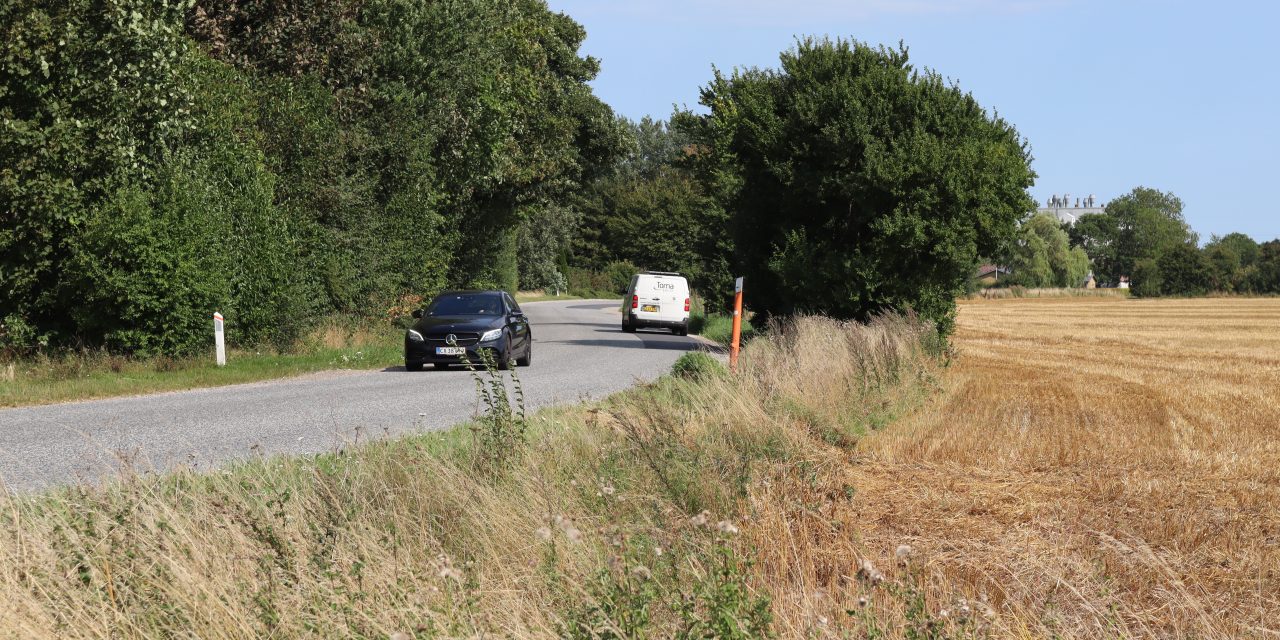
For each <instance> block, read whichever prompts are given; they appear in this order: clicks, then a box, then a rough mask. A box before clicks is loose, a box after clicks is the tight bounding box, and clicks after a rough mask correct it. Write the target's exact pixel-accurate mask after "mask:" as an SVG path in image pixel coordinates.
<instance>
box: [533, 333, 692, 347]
mask: <svg viewBox="0 0 1280 640" xmlns="http://www.w3.org/2000/svg"><path fill="white" fill-rule="evenodd" d="M650 335H651V336H658V335H661V334H650ZM644 337H647V336H642V337H641V339H640V340H603V339H601V340H556V341H554V342H548V343H547V344H572V345H577V346H580V347H616V348H619V349H657V350H659V351H697V350H698V349H699V348H700V347H702V346H703V345H702V344H701V343H698V342H694V341H692V340H684V339H677V340H645V339H644ZM671 337H674V336H671Z"/></svg>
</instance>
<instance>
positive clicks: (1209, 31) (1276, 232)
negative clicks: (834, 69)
mask: <svg viewBox="0 0 1280 640" xmlns="http://www.w3.org/2000/svg"><path fill="white" fill-rule="evenodd" d="M549 2H550V5H551V7H552V8H553V9H555V10H558V11H563V12H565V13H567V14H569V15H570V16H573V17H574V18H575V19H576V20H577V21H578V22H580V23H582V24H583V25H584V26H586V28H587V41H586V44H585V45H584V47H583V49H584V51H585V52H586V53H587V54H590V55H593V56H595V57H597V58H599V59H600V61H601V65H602V70H601V73H600V76H599V78H598V79H597V80H596V82H595V84H594V86H595V88H596V93H597V94H598V95H599V96H600V97H601V98H602V99H604V100H605V101H606V102H608V103H609V104H610V105H612V106H613V108H614V109H615V110H616V111H617V112H618V113H621V114H623V115H626V116H628V117H631V118H636V119H638V118H640V117H641V116H645V115H650V116H654V117H656V118H666V117H667V116H668V115H670V113H671V110H672V107H673V105H687V106H690V107H695V108H699V109H700V107H698V106H697V102H698V90H699V88H700V87H702V86H703V85H705V84H706V83H707V81H708V80H709V79H710V77H711V67H712V65H715V66H716V67H719V68H721V69H723V70H726V71H728V70H731V69H733V68H734V67H749V66H759V67H776V66H777V62H778V53H779V52H781V51H782V50H784V49H787V48H790V47H791V46H792V45H793V44H794V42H795V38H796V36H804V35H816V36H823V35H829V36H832V37H837V36H839V37H846V38H849V37H852V38H856V39H858V40H862V41H866V42H870V43H874V44H881V43H883V44H891V45H896V43H897V42H898V41H899V40H901V41H903V42H905V43H906V45H907V46H908V47H909V48H910V50H911V57H912V62H913V63H914V64H916V65H917V66H925V67H930V68H933V69H935V70H937V71H939V72H940V73H942V74H943V75H945V76H947V77H949V78H952V79H955V80H957V81H958V82H959V83H960V85H961V87H962V88H963V89H965V90H967V91H970V92H972V93H973V94H974V96H975V97H976V98H977V99H978V101H979V102H980V103H981V104H982V105H983V106H985V107H987V108H988V109H994V110H996V111H998V112H999V113H1000V114H1001V115H1002V116H1004V117H1005V118H1006V119H1008V120H1009V121H1010V122H1012V123H1013V124H1014V125H1016V126H1017V127H1018V130H1019V131H1020V132H1021V133H1022V134H1023V135H1024V136H1025V137H1026V138H1027V139H1028V140H1029V141H1030V143H1031V147H1032V153H1033V155H1034V156H1035V162H1034V165H1033V166H1034V168H1035V170H1036V172H1037V173H1038V174H1039V176H1040V177H1039V179H1037V181H1036V185H1035V187H1034V188H1033V189H1032V191H1031V193H1032V195H1033V196H1035V198H1036V199H1037V200H1039V201H1040V202H1042V203H1043V202H1044V201H1045V200H1046V199H1048V197H1049V195H1050V194H1053V193H1058V194H1062V193H1069V194H1071V198H1072V200H1073V201H1074V199H1075V198H1076V197H1077V196H1086V195H1088V194H1090V193H1092V194H1095V195H1096V196H1097V198H1098V200H1099V201H1102V202H1105V201H1107V200H1109V199H1111V198H1113V197H1116V196H1118V195H1121V194H1123V193H1125V192H1127V191H1129V190H1130V189H1132V188H1133V187H1135V186H1139V185H1142V186H1148V187H1155V188H1158V189H1162V190H1165V191H1172V192H1174V193H1175V194H1177V195H1178V196H1179V197H1181V198H1182V199H1183V201H1184V203H1185V204H1186V209H1185V211H1184V213H1185V214H1186V217H1187V220H1188V221H1189V222H1190V223H1191V226H1192V227H1193V228H1194V229H1195V230H1196V231H1198V232H1199V233H1200V235H1201V240H1202V242H1203V241H1204V240H1207V239H1208V237H1209V234H1213V233H1216V234H1219V235H1221V234H1225V233H1229V232H1232V231H1242V232H1244V233H1247V234H1249V235H1251V236H1253V237H1254V238H1255V239H1257V240H1270V239H1273V238H1277V237H1280V175H1277V170H1280V162H1278V161H1277V158H1278V157H1280V2H1263V1H1261V0H1259V1H1256V2H1247V1H1242V0H1224V1H1219V2H1190V1H1183V0H1172V1H1156V0H1113V1H1110V2H1108V1H1106V0H845V1H839V0H793V1H792V2H786V1H781V0H775V1H770V0H632V1H625V0H549Z"/></svg>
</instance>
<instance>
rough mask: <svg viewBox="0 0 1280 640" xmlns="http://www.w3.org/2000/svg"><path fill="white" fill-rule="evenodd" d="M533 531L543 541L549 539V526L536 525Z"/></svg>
mask: <svg viewBox="0 0 1280 640" xmlns="http://www.w3.org/2000/svg"><path fill="white" fill-rule="evenodd" d="M535 533H537V534H538V539H539V540H542V541H543V542H546V541H547V540H550V539H551V529H550V528H549V527H538V530H537V531H536V532H535Z"/></svg>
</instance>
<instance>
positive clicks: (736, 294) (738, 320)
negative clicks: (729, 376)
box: [729, 278, 742, 371]
mask: <svg viewBox="0 0 1280 640" xmlns="http://www.w3.org/2000/svg"><path fill="white" fill-rule="evenodd" d="M741 339H742V278H738V279H736V280H734V281H733V339H732V340H730V341H729V369H730V370H731V371H737V370H738V348H739V344H740V341H741Z"/></svg>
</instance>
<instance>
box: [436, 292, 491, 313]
mask: <svg viewBox="0 0 1280 640" xmlns="http://www.w3.org/2000/svg"><path fill="white" fill-rule="evenodd" d="M427 315H429V316H500V315H502V299H501V298H499V297H498V296H496V295H494V294H492V293H455V294H450V295H445V296H440V297H439V298H436V300H435V302H432V303H431V307H430V308H428V309H427Z"/></svg>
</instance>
